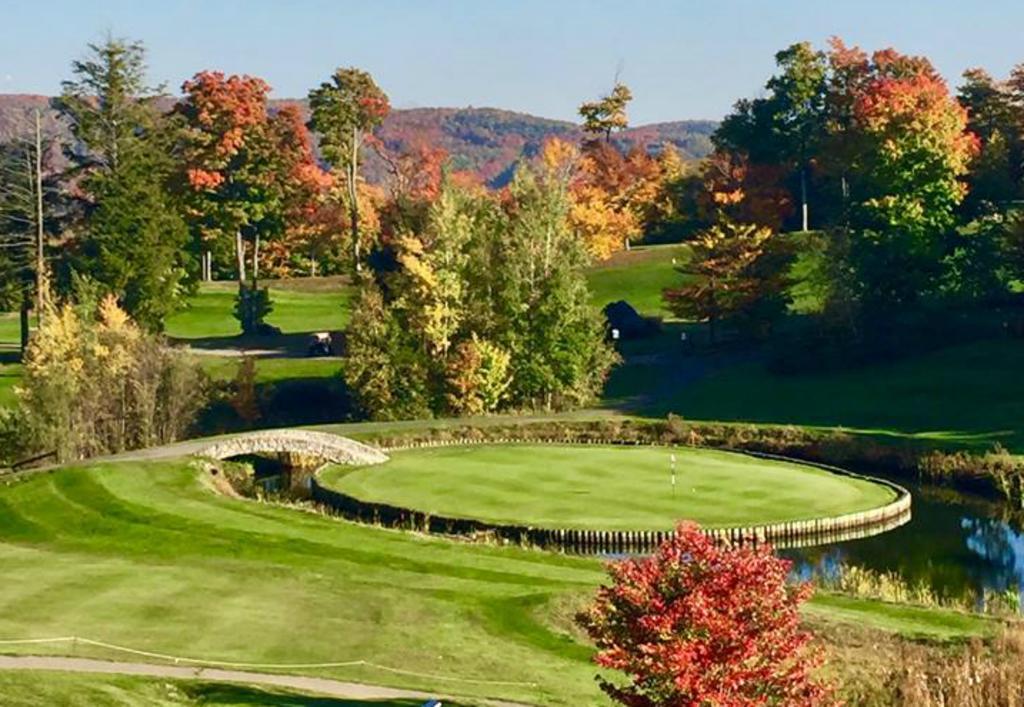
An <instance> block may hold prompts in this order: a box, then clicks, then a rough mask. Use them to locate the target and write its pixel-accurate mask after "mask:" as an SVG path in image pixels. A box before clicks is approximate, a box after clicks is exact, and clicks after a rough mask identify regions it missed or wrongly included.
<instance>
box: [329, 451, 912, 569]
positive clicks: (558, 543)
mask: <svg viewBox="0 0 1024 707" xmlns="http://www.w3.org/2000/svg"><path fill="white" fill-rule="evenodd" d="M472 444H560V445H564V444H620V445H621V444H628V445H629V446H658V445H653V444H643V443H640V442H627V443H623V442H615V441H612V440H609V441H600V440H590V439H586V440H577V439H574V438H569V437H567V438H563V439H539V440H524V439H515V438H510V439H488V440H432V441H418V442H411V443H409V444H407V445H402V446H396V447H390V448H388V449H385V450H383V451H385V452H391V451H399V450H405V449H421V448H430V447H453V446H465V445H472ZM726 451H730V452H732V453H736V454H747V455H749V456H754V457H758V458H763V459H771V460H776V461H787V462H791V463H794V464H802V465H804V466H813V467H817V468H821V469H825V470H827V471H829V472H832V473H835V474H839V475H842V476H850V477H854V478H858V479H863V480H867V481H871V482H874V483H878V484H882V485H883V486H887V487H889V488H890V489H892V490H893V491H894V492H895V493H896V498H895V499H894V500H893V501H891V502H889V503H888V504H886V505H884V506H880V507H878V508H872V509H870V510H867V511H860V512H857V513H847V514H844V515H839V516H833V517H829V518H814V519H810V520H796V521H786V522H781V523H770V524H765V525H754V526H744V527H724V528H705V529H704V533H705V534H706V535H708V536H709V537H711V538H713V539H714V540H716V541H717V542H719V543H722V544H730V545H749V544H764V543H769V544H771V545H773V546H775V547H777V548H779V549H783V548H790V547H805V546H811V545H824V544H829V543H833V542H840V541H843V540H852V539H855V538H860V537H868V536H870V535H876V534H878V533H882V532H885V531H887V530H891V529H893V528H896V527H899V526H900V525H903V524H904V523H906V522H907V521H909V520H910V514H911V498H910V492H909V491H907V490H906V489H904V488H903V487H902V486H900V485H898V484H895V483H892V482H890V481H887V480H884V479H875V478H872V477H867V476H863V475H860V474H854V473H852V472H849V471H846V470H843V469H839V468H836V467H830V466H827V465H824V464H813V463H809V462H802V461H797V460H793V459H788V458H785V457H780V456H776V455H770V454H761V453H756V452H746V451H735V450H726ZM310 493H311V497H312V499H313V501H314V502H316V503H317V504H318V505H320V506H321V507H322V508H323V509H324V510H325V511H327V512H328V513H331V514H334V515H339V516H341V517H344V518H347V519H349V520H353V521H357V522H361V523H368V524H372V525H380V526H383V527H388V528H401V529H406V530H414V531H418V532H423V533H432V534H439V535H454V536H466V537H472V538H476V539H481V540H484V539H489V540H494V541H498V542H503V543H511V544H516V545H524V546H532V547H540V548H544V549H552V550H561V551H564V552H570V553H579V554H611V555H615V554H646V553H650V552H653V551H654V549H655V548H657V547H658V545H660V544H661V543H663V542H664V541H665V540H666V539H667V538H668V537H669V536H670V535H671V534H672V531H671V530H658V531H652V530H636V531H631V530H587V529H573V528H535V527H532V526H526V525H510V524H503V523H490V522H487V521H482V520H475V519H471V518H452V517H447V516H438V515H431V514H429V513H426V512H424V511H418V510H414V509H410V508H403V507H400V506H393V505H390V504H386V503H375V502H371V501H361V500H359V499H357V498H355V497H353V496H350V495H348V494H345V493H342V492H340V491H337V490H334V489H331V488H328V487H326V486H323V485H322V484H320V483H319V481H318V480H317V479H316V478H315V477H313V478H312V479H311V481H310Z"/></svg>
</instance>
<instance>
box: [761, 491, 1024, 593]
mask: <svg viewBox="0 0 1024 707" xmlns="http://www.w3.org/2000/svg"><path fill="white" fill-rule="evenodd" d="M904 485H905V486H906V484H904ZM908 488H909V489H910V491H911V493H912V494H913V499H914V500H913V517H912V518H911V520H910V522H909V523H907V524H905V525H903V526H901V527H899V528H896V529H894V530H892V531H890V532H887V533H884V534H882V535H876V536H874V537H869V538H863V539H859V540H850V541H846V542H840V543H832V544H827V545H819V546H817V547H810V548H802V549H799V550H785V551H783V552H782V553H781V554H783V555H785V556H787V557H790V558H792V559H794V560H795V561H796V567H795V570H796V571H797V574H799V575H802V576H807V575H808V574H810V572H811V571H816V572H818V573H820V574H823V575H829V574H833V573H835V572H836V570H837V569H838V567H839V566H840V565H841V564H853V565H859V566H862V567H867V568H869V569H872V570H875V571H878V572H889V571H894V572H898V573H899V574H901V575H902V576H903V577H904V579H906V580H907V581H908V582H909V583H911V584H914V583H918V582H925V583H927V584H929V585H931V586H932V587H934V589H935V590H936V591H938V592H939V593H941V594H947V595H951V596H961V595H963V594H964V593H965V592H974V593H977V592H980V591H981V590H983V589H988V590H994V591H1003V590H1005V589H1007V588H1009V587H1021V586H1024V533H1022V531H1021V525H1020V518H1019V517H1017V518H1013V517H1009V516H1008V515H1007V513H1006V511H1005V509H1004V508H1002V507H1001V506H999V505H998V504H995V503H990V502H987V501H984V500H981V499H977V498H974V497H969V496H965V495H962V494H958V493H956V492H952V491H948V490H941V489H933V488H928V487H914V486H908Z"/></svg>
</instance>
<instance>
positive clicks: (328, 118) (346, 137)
mask: <svg viewBox="0 0 1024 707" xmlns="http://www.w3.org/2000/svg"><path fill="white" fill-rule="evenodd" d="M309 107H310V111H311V113H312V118H311V120H310V123H309V124H310V127H311V128H313V129H314V130H316V131H317V133H319V135H320V149H321V151H322V153H323V156H324V158H325V159H326V160H327V161H328V162H329V163H330V164H331V165H332V166H333V167H334V168H335V169H338V170H341V172H342V175H343V178H344V183H345V187H346V189H347V206H348V209H349V221H350V228H351V233H352V262H353V267H354V268H355V269H356V270H358V269H359V267H360V263H361V246H360V234H359V227H360V223H359V216H360V208H359V165H360V160H361V158H362V157H361V149H362V146H363V143H364V142H365V140H366V137H367V135H368V134H370V133H372V131H373V130H374V128H376V127H377V126H378V125H380V124H381V123H382V122H383V120H384V118H385V117H386V116H387V114H388V112H389V111H390V109H391V107H390V105H389V103H388V97H387V95H386V94H385V93H384V91H382V90H381V89H380V87H379V86H377V84H376V83H375V82H374V80H373V77H372V76H370V74H369V73H367V72H365V71H363V70H361V69H356V68H339V69H338V70H337V71H335V72H334V75H333V76H331V78H330V80H329V81H325V82H324V83H321V84H320V86H319V87H318V88H315V89H313V90H312V91H310V92H309Z"/></svg>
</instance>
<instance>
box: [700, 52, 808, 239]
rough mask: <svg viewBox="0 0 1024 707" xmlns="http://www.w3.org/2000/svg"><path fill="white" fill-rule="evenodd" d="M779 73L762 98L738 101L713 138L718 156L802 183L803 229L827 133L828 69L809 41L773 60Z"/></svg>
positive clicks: (800, 189)
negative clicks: (726, 155) (766, 168)
mask: <svg viewBox="0 0 1024 707" xmlns="http://www.w3.org/2000/svg"><path fill="white" fill-rule="evenodd" d="M775 63H776V65H777V66H778V68H779V73H778V74H776V75H775V76H773V77H772V78H771V79H769V80H768V82H767V84H766V85H765V88H766V89H767V91H768V93H767V95H766V96H764V97H762V98H756V99H753V100H746V99H744V100H740V101H738V102H737V103H736V106H735V108H734V110H733V112H732V113H731V114H730V115H728V116H726V118H725V119H724V120H723V121H722V124H721V125H720V126H719V128H718V130H717V131H716V132H715V135H714V142H715V145H716V147H717V149H718V150H719V151H722V152H726V153H733V154H736V155H739V156H741V157H742V158H744V159H746V160H748V161H749V162H750V163H752V164H754V165H765V166H774V167H777V168H779V169H781V170H783V171H784V173H785V175H786V176H789V175H791V174H795V175H796V181H797V182H798V184H799V187H798V190H799V194H800V196H799V200H800V206H801V208H800V214H801V217H800V226H801V230H804V231H806V230H807V229H808V228H809V223H810V210H809V203H808V182H809V179H810V174H809V172H810V169H811V163H812V160H813V158H814V157H815V155H816V153H817V149H818V144H819V142H820V140H821V139H822V136H823V133H824V128H825V96H826V75H827V64H826V60H825V55H824V53H823V52H819V51H815V50H814V49H813V48H812V47H811V45H810V43H809V42H799V43H797V44H793V45H791V46H789V47H787V48H786V49H784V50H782V51H780V52H778V53H777V54H776V55H775Z"/></svg>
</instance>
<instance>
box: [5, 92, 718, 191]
mask: <svg viewBox="0 0 1024 707" xmlns="http://www.w3.org/2000/svg"><path fill="white" fill-rule="evenodd" d="M272 103H274V104H278V105H280V104H283V103H295V104H298V105H299V107H300V108H301V109H302V110H303V112H305V109H306V106H305V101H291V100H277V101H272ZM36 108H40V109H43V110H44V121H43V129H44V130H45V131H46V132H47V133H49V134H53V133H55V132H56V133H66V132H67V128H66V126H64V125H63V124H62V123H61V121H60V120H59V118H58V117H57V115H56V113H55V112H54V111H53V110H52V109H50V107H49V99H48V98H47V97H45V96H32V95H14V94H6V95H5V94H0V142H7V141H9V140H12V139H16V138H24V137H27V136H28V135H29V134H30V133H31V131H32V129H33V127H32V126H33V122H32V121H33V113H34V110H35V109H36ZM716 126H717V123H715V122H714V121H710V120H681V121H674V122H670V123H654V124H650V125H641V126H638V127H635V128H630V129H629V130H625V131H623V132H622V133H619V134H618V135H617V136H616V137H615V141H616V142H617V143H619V144H620V145H622V146H623V147H626V148H629V147H633V146H636V145H639V146H641V147H652V148H653V147H656V146H659V145H661V144H663V143H671V144H672V145H674V146H675V147H676V148H677V149H678V150H679V151H680V153H681V154H682V156H683V157H684V158H687V159H699V158H702V157H704V156H705V155H707V154H708V153H709V152H710V151H711V140H710V138H711V134H712V133H713V132H714V130H715V127H716ZM377 135H378V137H379V138H380V139H381V140H382V141H383V142H384V144H385V145H386V146H387V147H389V148H391V149H395V150H400V149H402V148H403V147H409V146H413V145H417V144H427V145H432V146H439V147H442V148H444V149H445V150H446V151H447V152H448V154H449V156H450V157H451V161H452V166H453V167H454V168H455V169H459V170H469V171H472V172H476V173H477V174H478V175H480V177H481V179H483V181H484V182H486V183H487V184H490V185H491V186H502V185H504V184H505V183H507V182H508V180H509V178H510V177H511V175H512V171H513V169H514V168H515V164H516V162H517V161H518V160H520V159H521V158H529V157H532V156H533V155H535V154H536V153H537V151H538V150H539V149H540V147H541V145H543V143H544V141H545V140H546V139H547V138H549V137H552V136H557V137H561V138H564V139H567V140H578V139H579V138H580V137H581V135H582V132H581V130H580V127H579V126H578V125H575V124H573V123H569V122H566V121H562V120H551V119H548V118H538V117H537V116H533V115H528V114H526V113H516V112H514V111H507V110H499V109H496V108H412V109H408V110H395V111H392V112H391V114H390V115H389V116H388V118H387V120H385V121H384V124H383V125H382V126H381V127H380V129H379V130H378V131H377ZM384 175H385V168H384V164H383V163H382V161H381V160H380V159H379V158H378V157H377V156H376V155H373V154H370V155H368V156H367V160H366V176H367V179H369V180H370V181H374V182H376V181H380V180H382V179H383V178H384Z"/></svg>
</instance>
